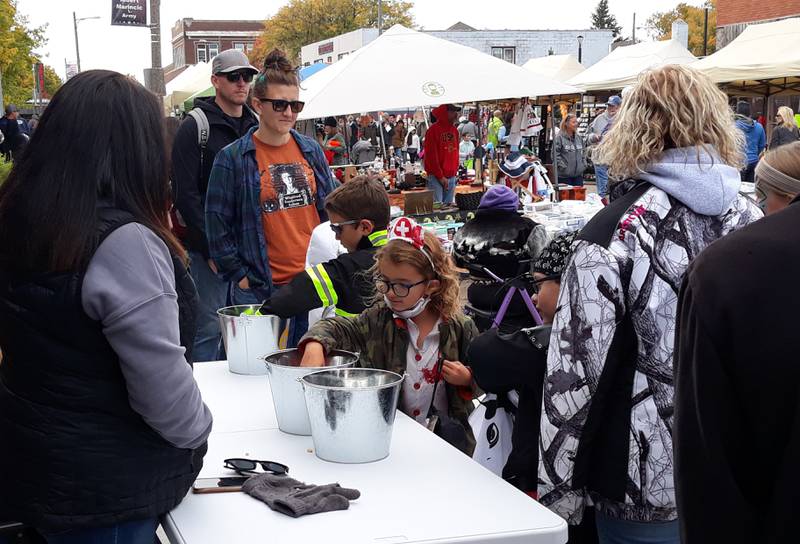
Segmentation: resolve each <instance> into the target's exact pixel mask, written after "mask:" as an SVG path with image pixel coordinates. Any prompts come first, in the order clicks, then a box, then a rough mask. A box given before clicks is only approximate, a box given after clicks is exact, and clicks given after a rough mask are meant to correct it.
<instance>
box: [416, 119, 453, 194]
mask: <svg viewBox="0 0 800 544" xmlns="http://www.w3.org/2000/svg"><path fill="white" fill-rule="evenodd" d="M459 111H461V108H459V107H457V106H454V105H452V104H442V105H441V106H438V107H436V108H434V109H433V111H432V112H431V114H433V116H434V117H435V118H436V122H435V123H433V124H432V125H431V127H430V128H429V129H428V132H426V133H425V144H424V145H425V159H424V160H425V171H426V172H427V173H428V189H430V190H432V191H433V199H434V201H435V202H442V203H444V204H452V203H453V201H454V200H455V195H456V173H457V172H458V130H457V129H456V127H455V122H456V120H457V119H458V112H459Z"/></svg>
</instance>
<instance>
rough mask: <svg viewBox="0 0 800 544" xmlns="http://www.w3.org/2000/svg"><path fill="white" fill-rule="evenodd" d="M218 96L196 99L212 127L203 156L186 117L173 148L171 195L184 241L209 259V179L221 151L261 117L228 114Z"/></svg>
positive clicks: (248, 113) (246, 110) (192, 122)
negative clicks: (178, 216)
mask: <svg viewBox="0 0 800 544" xmlns="http://www.w3.org/2000/svg"><path fill="white" fill-rule="evenodd" d="M214 100H215V97H213V96H211V97H205V98H197V99H195V101H194V106H195V108H199V109H201V110H202V111H203V113H205V115H206V118H207V119H208V123H209V125H210V130H209V135H208V144H207V145H206V148H205V150H204V151H203V156H202V159H201V156H200V144H199V143H198V138H197V122H196V121H195V120H194V118H192V117H191V116H187V117H186V119H185V120H184V121H183V122H182V123H181V126H180V127H179V128H178V133H177V134H176V135H175V142H174V144H173V147H172V194H173V199H174V202H175V207H176V208H177V209H178V211H179V212H180V214H181V217H182V218H183V220H184V222H185V223H186V227H187V229H186V230H187V234H186V235H185V237H184V240H183V242H184V243H185V244H186V246H187V247H188V248H189V249H191V250H194V251H198V252H200V253H202V254H203V257H205V258H206V260H208V258H209V253H208V240H207V239H206V229H205V205H206V189H207V188H208V177H209V175H210V174H211V166H212V165H213V164H214V157H216V155H217V153H218V152H219V150H220V149H222V148H223V147H225V146H227V145H228V144H230V143H233V142H234V141H235V140H237V139H239V138H241V137H242V136H244V135H245V133H246V132H247V131H248V130H250V128H251V127H252V126H253V125H256V124H258V118H256V116H255V114H253V112H252V111H251V110H250V109H249V108H246V107H245V108H244V109H243V111H242V116H241V117H239V118H235V117H230V116H228V115H226V114H225V113H224V112H223V111H222V110H221V109H220V107H219V106H218V105H217V103H216V102H215V101H214Z"/></svg>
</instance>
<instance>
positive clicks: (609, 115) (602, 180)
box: [588, 95, 622, 198]
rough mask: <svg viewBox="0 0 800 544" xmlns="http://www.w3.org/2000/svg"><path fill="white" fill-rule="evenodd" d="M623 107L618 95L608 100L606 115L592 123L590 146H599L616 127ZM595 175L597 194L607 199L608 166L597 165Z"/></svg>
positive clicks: (603, 114) (601, 115) (600, 116)
mask: <svg viewBox="0 0 800 544" xmlns="http://www.w3.org/2000/svg"><path fill="white" fill-rule="evenodd" d="M621 105H622V99H621V98H620V97H619V96H617V95H614V96H612V97H610V98H609V99H608V103H607V104H606V106H607V107H606V111H605V113H601V114H600V115H598V116H597V117H596V118H595V120H594V121H592V124H591V126H590V127H589V138H588V143H589V145H595V144H599V143H600V142H601V141H602V140H603V136H605V135H606V133H607V132H608V131H609V130H610V129H611V127H612V126H613V125H614V118H615V117H616V115H617V112H618V111H619V107H620V106H621ZM594 175H595V178H596V179H597V194H599V195H600V196H601V197H602V198H605V197H607V196H608V165H606V164H596V163H595V165H594Z"/></svg>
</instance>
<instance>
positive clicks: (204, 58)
mask: <svg viewBox="0 0 800 544" xmlns="http://www.w3.org/2000/svg"><path fill="white" fill-rule="evenodd" d="M197 62H198V63H200V62H208V51H207V50H206V44H204V43H198V44H197Z"/></svg>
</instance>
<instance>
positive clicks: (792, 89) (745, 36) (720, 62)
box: [693, 17, 800, 96]
mask: <svg viewBox="0 0 800 544" xmlns="http://www.w3.org/2000/svg"><path fill="white" fill-rule="evenodd" d="M693 67H694V68H697V69H698V70H700V71H702V72H704V73H706V74H708V75H709V76H710V77H711V79H713V80H714V82H716V83H720V84H721V85H720V86H721V87H722V88H723V89H725V90H726V91H727V92H728V93H729V94H741V95H759V96H770V95H776V94H800V17H793V18H791V19H784V20H782V21H775V22H774V23H762V24H757V25H750V26H748V27H747V28H745V29H744V32H742V33H741V34H740V35H739V36H738V37H737V38H736V39H735V40H733V41H732V42H731V43H729V44H728V45H726V46H725V47H723V48H722V49H720V50H719V51H717V52H716V53H714V54H713V55H709V56H708V57H706V58H704V59H701V60H699V61H697V63H695V64H694V65H693Z"/></svg>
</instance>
